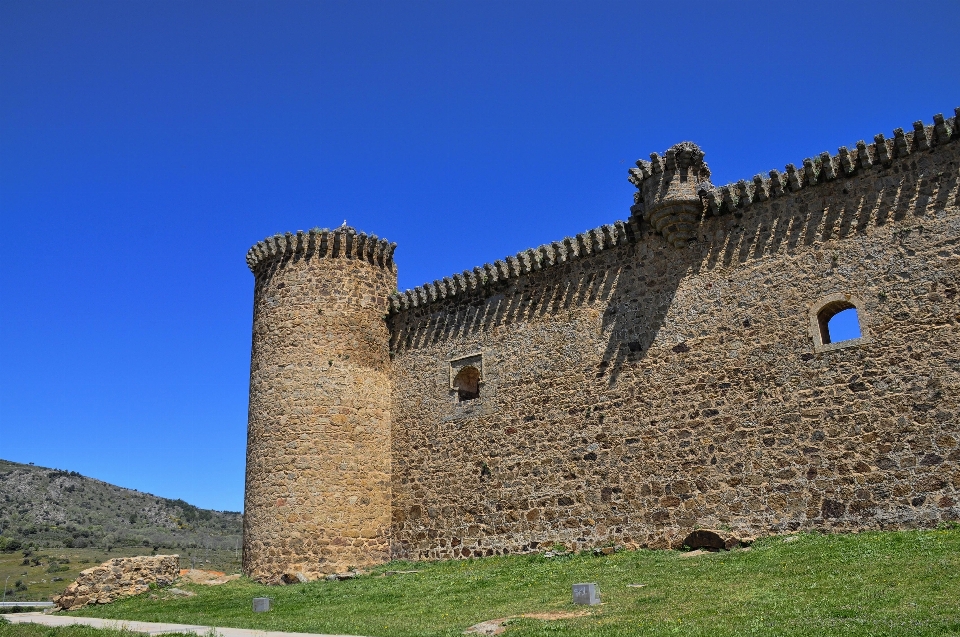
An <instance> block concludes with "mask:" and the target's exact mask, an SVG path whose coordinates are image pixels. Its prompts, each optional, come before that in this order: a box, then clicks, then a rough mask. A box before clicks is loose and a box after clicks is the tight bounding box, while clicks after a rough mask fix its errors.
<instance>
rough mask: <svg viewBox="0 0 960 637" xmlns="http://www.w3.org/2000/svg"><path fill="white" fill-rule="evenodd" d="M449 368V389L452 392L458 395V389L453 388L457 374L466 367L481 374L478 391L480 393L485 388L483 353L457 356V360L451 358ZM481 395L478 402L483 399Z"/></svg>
mask: <svg viewBox="0 0 960 637" xmlns="http://www.w3.org/2000/svg"><path fill="white" fill-rule="evenodd" d="M447 363H448V366H449V376H450V378H449V389H450V392H451V393H453V394H456V392H457V388H456V387H454V386H453V381H454V379H455V378H456V377H457V374H459V373H460V371H461V370H462V369H463V368H464V367H475V368H476V369H477V371H478V372H480V380H478V381H477V390H478V391H479V390H480V389H481V388H483V376H484V375H483V352H482V351H480V352H473V353H470V354H464V355H463V356H457V357H455V358H450V359H448V360H447ZM482 398H483V396H482V395H481V396H480V397H479V398H477V399H476V400H480V399H482Z"/></svg>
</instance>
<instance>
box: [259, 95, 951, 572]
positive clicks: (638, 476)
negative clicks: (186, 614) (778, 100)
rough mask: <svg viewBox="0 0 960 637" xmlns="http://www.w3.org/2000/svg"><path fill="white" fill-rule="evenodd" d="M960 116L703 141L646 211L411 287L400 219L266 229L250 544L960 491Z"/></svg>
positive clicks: (585, 537) (537, 545)
mask: <svg viewBox="0 0 960 637" xmlns="http://www.w3.org/2000/svg"><path fill="white" fill-rule="evenodd" d="M958 139H960V109H957V112H956V116H955V117H952V118H944V117H942V116H941V115H937V116H935V117H934V123H933V124H932V125H924V124H923V123H922V122H917V123H915V124H914V125H913V127H912V129H910V130H907V131H904V130H903V129H899V128H898V129H896V130H895V131H894V133H893V137H892V138H885V137H884V136H883V135H877V136H876V137H875V138H874V141H873V142H872V143H869V144H867V143H864V142H862V141H861V142H858V143H857V144H856V146H855V147H854V148H849V149H848V148H845V147H844V148H840V149H839V152H838V153H837V154H835V155H831V154H829V153H826V152H824V153H821V154H820V155H819V156H816V157H812V158H810V159H805V160H804V161H803V163H802V164H801V165H800V166H799V167H797V166H794V165H792V164H788V165H787V166H786V170H785V172H779V171H776V170H772V171H770V173H769V175H768V176H764V175H757V176H755V177H753V178H752V179H750V180H743V181H739V182H737V183H735V184H730V185H727V186H723V187H719V188H718V187H714V186H713V185H712V184H711V183H710V181H709V179H710V171H709V169H708V167H707V164H706V163H705V162H704V156H703V152H701V150H700V149H699V148H698V147H697V146H696V145H694V144H691V143H689V142H684V143H682V144H678V145H676V146H674V147H673V148H670V149H669V150H667V151H666V154H665V155H663V156H661V155H657V154H656V153H655V154H653V155H651V159H650V161H638V162H637V168H634V169H631V171H630V174H629V179H630V181H631V182H632V183H633V184H634V185H635V186H636V187H637V192H636V195H635V198H634V205H633V206H632V207H631V208H630V213H631V214H630V216H629V218H628V219H627V220H626V221H617V222H615V223H612V224H610V225H605V226H602V227H600V228H596V229H593V230H590V231H588V232H584V233H583V234H579V235H577V236H575V237H568V238H566V239H563V240H562V241H557V242H554V243H552V244H550V245H544V246H541V247H539V248H535V249H532V250H526V251H524V252H521V253H519V254H517V255H515V256H511V257H507V258H506V259H504V260H500V261H496V262H495V263H492V264H487V265H484V266H480V267H476V268H474V269H473V270H470V271H465V272H463V273H460V274H455V275H453V276H449V277H445V278H443V279H438V280H437V281H434V282H433V283H428V284H426V285H423V286H420V287H418V288H415V289H413V290H407V291H406V292H403V293H398V292H396V281H397V277H396V266H395V264H394V260H393V255H394V249H395V247H396V245H395V244H392V243H389V242H387V241H385V240H383V239H380V238H378V237H376V236H375V235H367V234H363V233H361V232H357V231H355V230H353V229H352V228H348V227H341V228H338V229H335V230H323V229H315V230H311V231H309V232H302V231H301V232H297V233H296V234H292V233H287V234H284V235H276V236H273V237H270V238H268V239H266V240H264V241H261V242H260V243H257V244H256V245H255V246H254V247H253V248H251V249H250V251H249V252H248V254H247V264H248V266H249V267H250V270H251V271H252V272H253V273H254V275H255V281H256V283H255V292H254V319H253V348H252V364H251V370H250V410H249V433H248V436H249V437H248V447H247V474H246V495H245V515H244V542H243V543H244V551H243V568H244V571H245V572H246V573H247V574H248V575H251V576H252V577H254V578H256V579H258V580H261V581H266V582H279V581H282V580H284V579H287V580H288V581H289V580H290V578H292V577H296V578H299V579H313V578H316V577H319V576H321V575H322V574H326V573H332V572H337V571H342V570H344V569H346V568H348V567H363V566H367V565H371V564H376V563H381V562H384V561H387V560H390V559H395V558H404V559H435V558H460V557H472V556H485V555H499V554H504V553H516V552H527V551H535V550H538V549H541V548H542V547H548V546H552V545H554V544H556V543H561V544H564V545H565V546H567V547H568V548H571V549H583V548H588V547H597V546H609V545H614V544H616V545H623V546H631V547H639V546H648V547H668V546H674V545H676V544H677V542H678V541H679V540H681V539H682V538H683V537H684V536H685V535H686V534H687V533H689V532H690V531H691V530H693V529H695V528H700V527H707V528H717V529H727V530H729V531H730V532H731V533H734V534H739V535H740V536H747V535H758V534H764V533H777V532H784V531H790V530H803V529H807V530H811V529H823V530H858V529H868V528H869V529H879V528H901V527H916V526H930V525H934V524H936V523H938V522H939V521H942V520H956V519H958V518H960V302H958V297H957V290H958V289H960V183H958V182H960V142H958ZM844 310H854V311H855V313H856V316H857V319H858V321H859V327H860V336H859V337H858V338H851V339H848V340H842V341H838V342H834V341H835V340H836V339H832V338H831V335H830V319H831V318H832V317H833V316H834V315H836V314H837V313H839V312H841V311H844Z"/></svg>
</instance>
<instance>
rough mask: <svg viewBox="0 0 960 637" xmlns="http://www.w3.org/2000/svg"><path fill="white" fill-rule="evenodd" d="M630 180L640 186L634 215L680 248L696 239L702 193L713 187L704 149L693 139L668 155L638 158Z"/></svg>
mask: <svg viewBox="0 0 960 637" xmlns="http://www.w3.org/2000/svg"><path fill="white" fill-rule="evenodd" d="M628 179H629V180H630V183H632V184H633V185H635V186H636V187H637V192H636V193H635V194H634V205H633V206H632V207H631V208H630V210H631V212H633V215H634V216H636V217H641V218H643V219H644V220H646V221H648V222H649V223H650V225H652V226H653V227H654V228H656V230H657V232H659V233H660V234H662V235H663V237H664V238H665V239H666V240H667V242H668V243H670V244H671V245H673V246H675V247H677V248H680V247H684V246H686V245H687V244H688V243H689V242H690V241H691V240H692V239H694V238H695V237H694V235H695V230H696V226H697V224H698V223H699V221H700V217H701V216H702V214H703V204H702V203H701V202H700V194H699V192H700V191H702V190H705V189H711V188H712V186H711V184H710V169H709V168H708V167H707V164H706V162H704V161H703V151H702V150H700V148H699V147H698V146H697V145H696V144H694V143H693V142H681V143H679V144H677V145H675V146H672V147H671V148H670V149H669V150H667V153H666V156H665V157H661V156H660V155H658V154H657V153H653V154H651V155H650V161H643V160H642V159H641V160H638V161H637V167H636V168H631V169H630V174H629V177H628Z"/></svg>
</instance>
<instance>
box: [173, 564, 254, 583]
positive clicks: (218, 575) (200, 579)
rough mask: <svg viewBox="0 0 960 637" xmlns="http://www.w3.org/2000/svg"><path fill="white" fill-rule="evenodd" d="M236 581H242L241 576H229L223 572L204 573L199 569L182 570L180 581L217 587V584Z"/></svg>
mask: <svg viewBox="0 0 960 637" xmlns="http://www.w3.org/2000/svg"><path fill="white" fill-rule="evenodd" d="M235 579H240V576H239V575H227V574H226V573H223V572H222V571H204V570H201V569H199V568H184V569H180V580H181V581H184V582H190V583H191V584H203V585H205V586H215V585H217V584H226V583H227V582H229V581H232V580H235Z"/></svg>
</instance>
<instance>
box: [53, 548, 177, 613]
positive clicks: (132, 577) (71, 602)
mask: <svg viewBox="0 0 960 637" xmlns="http://www.w3.org/2000/svg"><path fill="white" fill-rule="evenodd" d="M179 574H180V556H179V555H143V556H139V557H118V558H114V559H112V560H107V561H106V562H104V563H103V564H101V565H100V566H94V567H93V568H88V569H87V570H85V571H82V572H81V573H80V575H79V576H78V577H77V581H75V582H74V583H73V584H70V586H68V587H67V588H66V590H64V591H63V594H61V595H59V596H56V597H54V598H53V602H54V603H55V604H56V605H57V608H58V609H60V610H77V609H79V608H83V607H84V606H89V605H90V604H109V603H110V602H112V601H114V600H117V599H120V598H121V597H131V596H133V595H139V594H141V593H144V592H146V591H147V590H149V588H150V585H151V584H155V585H157V586H169V585H170V584H172V583H173V582H174V581H175V580H176V579H177V577H178V576H179Z"/></svg>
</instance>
